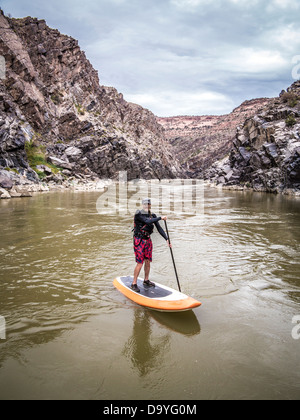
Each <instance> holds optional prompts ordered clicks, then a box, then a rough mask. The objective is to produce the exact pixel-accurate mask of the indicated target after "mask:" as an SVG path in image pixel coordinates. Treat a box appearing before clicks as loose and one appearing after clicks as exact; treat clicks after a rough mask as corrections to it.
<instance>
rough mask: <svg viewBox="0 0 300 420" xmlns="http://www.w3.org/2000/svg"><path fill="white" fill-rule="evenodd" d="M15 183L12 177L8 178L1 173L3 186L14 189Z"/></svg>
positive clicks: (1, 184) (0, 179)
mask: <svg viewBox="0 0 300 420" xmlns="http://www.w3.org/2000/svg"><path fill="white" fill-rule="evenodd" d="M13 185H14V183H13V181H12V180H11V179H10V178H8V177H6V176H3V175H0V187H1V188H5V189H6V190H10V189H12V187H13Z"/></svg>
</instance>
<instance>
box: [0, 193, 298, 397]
mask: <svg viewBox="0 0 300 420" xmlns="http://www.w3.org/2000/svg"><path fill="white" fill-rule="evenodd" d="M97 199H98V194H96V193H72V192H67V193H51V194H44V195H42V194H40V195H37V196H35V197H32V198H22V199H14V200H11V201H4V200H1V201H0V231H1V241H0V316H2V317H4V318H5V321H6V339H5V340H0V399H3V398H37V399H38V398H83V399H97V398H109V399H135V398H139V399H143V398H144V399H149V398H150V399H164V398H165V399H201V398H271V399H275V398H284V399H288V398H297V397H299V395H300V386H299V384H300V373H299V369H298V366H299V362H300V360H299V348H300V347H299V345H300V340H298V341H297V340H294V339H293V338H292V334H291V332H292V328H293V327H294V326H295V325H294V324H293V323H292V320H293V317H294V316H296V315H299V314H300V310H299V301H300V280H299V279H300V254H299V242H300V211H299V210H300V200H298V199H296V198H290V197H282V196H271V195H267V194H256V193H240V192H222V191H218V190H215V189H208V190H206V191H205V214H204V216H203V215H202V214H200V215H198V214H194V215H191V214H187V215H183V214H176V213H175V212H173V213H172V214H171V215H170V217H169V222H168V226H169V230H170V235H172V242H173V252H174V257H175V261H176V266H177V271H178V274H179V279H180V284H181V286H182V289H183V292H184V293H186V294H188V295H190V296H192V297H194V298H195V299H198V300H200V301H202V307H201V308H197V309H196V310H194V311H193V312H188V313H182V314H164V313H158V312H154V311H151V310H147V309H144V308H140V307H138V306H136V305H135V304H134V303H133V302H131V301H129V300H128V299H126V298H125V297H124V296H123V295H121V294H120V293H119V292H118V291H117V290H116V289H115V288H114V287H113V285H112V281H113V279H114V278H115V277H116V276H119V275H131V274H132V271H133V268H134V265H135V263H134V255H133V249H132V224H133V220H132V219H133V218H132V216H131V215H129V216H126V215H118V214H117V215H99V214H98V212H97V209H96V202H97ZM153 243H154V261H153V264H152V271H151V278H152V279H153V280H154V281H157V282H159V283H163V284H166V285H167V286H170V287H173V288H176V278H175V274H174V269H173V265H172V261H171V259H170V253H169V250H168V248H167V246H166V244H165V242H164V241H163V240H162V238H161V237H160V235H159V234H157V233H155V234H154V235H153Z"/></svg>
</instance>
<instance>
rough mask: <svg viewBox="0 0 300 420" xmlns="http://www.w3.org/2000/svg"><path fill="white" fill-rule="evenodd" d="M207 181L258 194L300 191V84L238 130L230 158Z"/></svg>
mask: <svg viewBox="0 0 300 420" xmlns="http://www.w3.org/2000/svg"><path fill="white" fill-rule="evenodd" d="M205 177H206V178H207V179H210V180H212V181H214V182H216V183H217V184H220V185H225V186H239V187H240V188H253V189H254V190H256V191H267V192H275V193H278V192H287V191H291V192H296V191H299V190H300V81H298V82H295V83H294V84H293V85H292V86H291V87H289V88H288V89H287V91H282V92H281V94H280V96H279V97H278V98H274V99H273V100H272V101H271V102H270V103H269V105H268V106H267V107H266V108H265V109H264V110H263V111H262V112H260V113H258V114H257V115H255V116H254V117H252V118H249V119H247V120H246V121H245V123H244V124H243V125H242V126H241V127H240V128H238V130H237V132H236V136H235V140H234V142H233V147H232V149H231V152H230V155H229V158H226V159H224V160H223V161H221V162H218V163H215V164H214V165H213V166H212V167H211V168H210V169H209V170H208V171H206V174H205Z"/></svg>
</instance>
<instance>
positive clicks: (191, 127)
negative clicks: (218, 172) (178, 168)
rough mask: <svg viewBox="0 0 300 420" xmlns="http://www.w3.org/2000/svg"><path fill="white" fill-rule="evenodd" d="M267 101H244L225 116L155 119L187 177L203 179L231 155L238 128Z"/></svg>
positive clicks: (265, 99)
mask: <svg viewBox="0 0 300 420" xmlns="http://www.w3.org/2000/svg"><path fill="white" fill-rule="evenodd" d="M269 101H270V99H267V98H261V99H253V100H250V101H245V102H244V103H243V104H242V105H240V106H239V107H238V108H236V109H234V110H233V111H232V112H231V113H230V114H228V115H221V116H215V115H207V116H195V117H194V116H190V117H188V116H178V117H170V118H158V122H159V123H160V124H161V125H162V126H163V127H164V129H165V134H166V137H167V139H168V140H169V142H170V144H171V145H172V147H173V148H174V151H175V153H176V156H177V158H178V159H179V161H180V163H181V165H183V167H184V168H185V170H186V171H187V173H188V174H189V176H191V177H202V176H203V174H204V172H205V170H206V169H208V168H209V167H210V166H211V165H212V164H213V163H214V162H215V161H217V160H219V159H221V158H223V157H224V156H226V155H227V154H228V153H229V152H230V149H231V147H232V142H233V140H234V138H235V133H236V128H237V126H239V125H241V124H243V123H244V121H245V120H246V119H247V118H249V117H251V116H254V115H255V114H256V113H257V112H258V111H259V109H262V108H263V107H264V106H266V105H267V104H268V103H269Z"/></svg>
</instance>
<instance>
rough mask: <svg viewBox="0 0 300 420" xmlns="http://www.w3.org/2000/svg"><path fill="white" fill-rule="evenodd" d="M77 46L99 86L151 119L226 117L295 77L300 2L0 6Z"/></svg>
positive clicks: (103, 1) (72, 1) (81, 1)
mask: <svg viewBox="0 0 300 420" xmlns="http://www.w3.org/2000/svg"><path fill="white" fill-rule="evenodd" d="M0 5H1V7H2V9H3V10H4V12H5V14H8V13H10V14H11V15H12V16H13V17H25V16H29V15H30V16H33V17H37V18H39V19H45V20H46V22H47V24H48V25H49V26H50V27H52V28H57V29H58V30H59V31H61V32H62V33H64V34H67V35H70V36H72V37H74V38H76V39H78V41H79V45H80V47H81V49H82V50H84V51H85V53H86V55H87V58H88V59H89V60H90V62H91V63H92V65H93V66H94V67H95V68H96V69H97V70H98V72H99V78H100V83H101V84H103V85H106V86H114V87H115V88H116V89H117V90H118V91H119V92H121V93H123V95H124V98H125V99H126V100H127V101H130V102H135V103H138V104H140V105H142V106H144V107H146V108H148V109H150V110H151V111H152V112H154V114H156V115H157V116H174V115H206V114H215V115H217V114H218V115H219V114H225V113H229V112H231V111H232V110H233V108H235V107H237V106H239V105H240V104H241V103H242V102H243V101H244V100H246V99H253V98H257V97H273V96H278V94H279V93H280V91H281V90H282V89H286V88H287V87H288V86H289V85H290V84H292V83H293V81H295V79H297V78H300V66H297V64H300V0H214V1H212V0H51V1H47V2H46V1H44V0H0Z"/></svg>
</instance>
